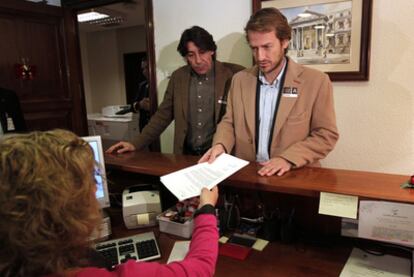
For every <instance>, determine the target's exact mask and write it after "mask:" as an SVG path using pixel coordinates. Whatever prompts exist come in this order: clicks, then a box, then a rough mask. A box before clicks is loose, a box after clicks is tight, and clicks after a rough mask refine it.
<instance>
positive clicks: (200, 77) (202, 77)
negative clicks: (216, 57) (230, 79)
mask: <svg viewBox="0 0 414 277" xmlns="http://www.w3.org/2000/svg"><path fill="white" fill-rule="evenodd" d="M190 68H191V66H190ZM214 68H215V62H214V61H213V63H212V64H211V69H210V71H208V72H207V73H206V74H202V75H199V74H197V72H195V71H194V70H193V69H192V68H191V77H194V78H197V80H208V79H211V78H213V77H214Z"/></svg>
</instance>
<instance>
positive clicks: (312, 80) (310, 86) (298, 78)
mask: <svg viewBox="0 0 414 277" xmlns="http://www.w3.org/2000/svg"><path fill="white" fill-rule="evenodd" d="M257 74H258V68H257V67H256V66H255V67H253V68H249V69H245V70H243V71H241V72H239V73H237V74H235V75H234V77H233V81H232V84H231V87H230V91H229V97H228V103H227V110H226V114H225V115H224V117H223V119H222V121H221V122H220V124H219V125H218V126H217V131H216V134H215V135H214V139H213V145H215V144H217V143H222V144H223V145H224V147H225V148H226V150H227V152H232V153H233V154H234V155H235V156H237V157H240V158H242V159H246V160H249V161H255V160H256V85H257ZM283 87H284V88H297V93H298V95H297V97H287V95H283V94H282V96H281V97H280V104H279V109H278V111H277V116H276V121H275V127H274V130H273V136H272V143H271V145H270V157H271V158H273V157H283V158H285V159H286V160H288V161H290V162H292V163H293V164H294V165H295V166H296V167H300V166H304V165H308V164H315V162H317V161H318V160H319V159H322V158H324V157H325V156H326V155H327V154H328V153H329V152H330V151H331V150H332V149H333V147H334V146H335V143H336V141H337V140H338V138H339V134H338V130H337V127H336V120H335V111H334V102H333V95H332V85H331V82H330V80H329V77H328V76H327V75H326V74H324V73H322V72H319V71H317V70H314V69H311V68H308V67H304V66H302V65H299V64H297V63H295V62H293V61H292V60H291V59H289V62H288V68H287V72H286V77H285V83H284V85H283ZM282 91H283V90H282Z"/></svg>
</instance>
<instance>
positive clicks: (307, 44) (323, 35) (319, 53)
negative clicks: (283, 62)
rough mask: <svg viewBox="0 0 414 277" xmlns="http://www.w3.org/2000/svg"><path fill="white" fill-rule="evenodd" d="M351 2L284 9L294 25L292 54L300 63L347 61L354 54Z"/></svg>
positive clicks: (338, 62)
mask: <svg viewBox="0 0 414 277" xmlns="http://www.w3.org/2000/svg"><path fill="white" fill-rule="evenodd" d="M351 9H352V1H343V2H339V3H338V2H336V3H326V4H318V5H311V6H303V7H294V8H285V9H281V12H282V13H283V14H284V15H285V16H286V17H287V19H288V21H289V24H290V26H291V27H292V39H291V41H290V45H289V53H288V54H289V56H290V57H291V58H292V59H294V60H295V61H296V62H298V63H301V64H346V63H350V55H351V50H350V49H351V39H352V38H351V28H352V26H351V22H352V10H351Z"/></svg>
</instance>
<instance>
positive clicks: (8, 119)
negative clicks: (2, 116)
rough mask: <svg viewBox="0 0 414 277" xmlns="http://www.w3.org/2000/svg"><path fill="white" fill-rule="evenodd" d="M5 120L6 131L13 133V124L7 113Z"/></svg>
mask: <svg viewBox="0 0 414 277" xmlns="http://www.w3.org/2000/svg"><path fill="white" fill-rule="evenodd" d="M6 118H7V131H9V132H10V131H15V130H16V128H15V127H14V122H13V118H11V117H10V116H9V115H8V114H7V113H6Z"/></svg>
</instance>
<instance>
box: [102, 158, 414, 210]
mask: <svg viewBox="0 0 414 277" xmlns="http://www.w3.org/2000/svg"><path fill="white" fill-rule="evenodd" d="M197 160H198V157H194V156H184V155H174V154H162V153H154V152H132V153H126V154H122V155H114V154H106V155H105V163H106V166H107V167H108V168H112V169H118V170H122V171H126V172H133V173H141V174H146V175H152V176H162V175H165V174H168V173H171V172H174V171H176V170H179V169H182V168H185V167H188V166H191V165H194V164H196V163H197ZM259 168H260V166H259V165H258V164H256V163H254V162H252V163H250V164H249V165H248V166H246V167H245V168H243V169H241V170H240V171H239V172H237V173H235V174H234V175H232V176H231V177H229V178H228V179H227V180H225V181H224V182H223V183H222V184H223V185H229V186H232V187H240V188H246V189H253V190H259V191H271V192H280V193H287V194H294V195H302V196H311V197H318V196H319V193H320V192H332V193H339V194H346V195H355V196H360V197H362V198H369V199H377V200H388V201H396V202H405V203H414V189H402V188H401V187H400V186H401V184H403V183H404V182H406V181H407V180H408V176H404V175H394V174H383V173H373V172H363V171H353V170H341V169H328V168H311V167H305V168H300V169H295V170H292V171H290V172H288V173H286V174H285V175H284V176H282V177H278V176H272V177H261V176H259V175H258V174H257V170H258V169H259Z"/></svg>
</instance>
